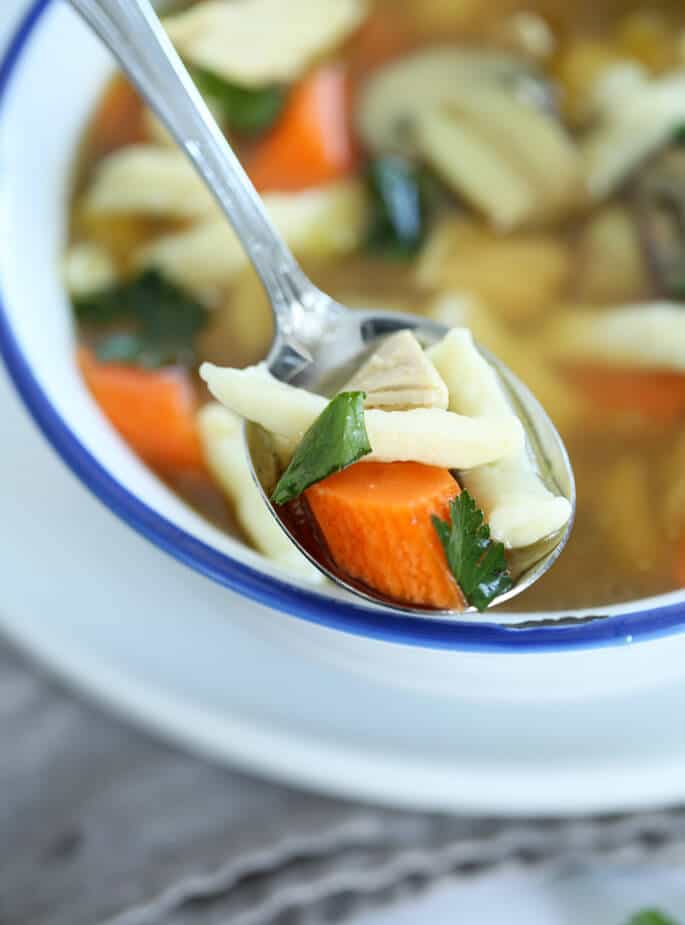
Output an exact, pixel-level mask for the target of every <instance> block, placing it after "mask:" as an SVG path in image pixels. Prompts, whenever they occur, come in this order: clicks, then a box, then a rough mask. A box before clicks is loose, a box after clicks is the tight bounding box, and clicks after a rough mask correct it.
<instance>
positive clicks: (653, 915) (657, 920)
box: [628, 909, 677, 925]
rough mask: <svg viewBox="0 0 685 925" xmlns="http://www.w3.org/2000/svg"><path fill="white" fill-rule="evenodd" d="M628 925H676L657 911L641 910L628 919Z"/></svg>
mask: <svg viewBox="0 0 685 925" xmlns="http://www.w3.org/2000/svg"><path fill="white" fill-rule="evenodd" d="M628 925H677V923H676V922H674V921H673V919H671V918H668V917H667V916H665V915H664V914H663V913H662V912H659V911H658V909H643V910H642V912H638V913H637V915H634V916H633V917H632V918H631V919H630V921H629V922H628Z"/></svg>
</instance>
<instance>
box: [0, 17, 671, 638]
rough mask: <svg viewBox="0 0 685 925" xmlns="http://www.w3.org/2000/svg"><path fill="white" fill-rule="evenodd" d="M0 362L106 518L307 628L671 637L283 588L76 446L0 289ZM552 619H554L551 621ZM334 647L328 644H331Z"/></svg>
mask: <svg viewBox="0 0 685 925" xmlns="http://www.w3.org/2000/svg"><path fill="white" fill-rule="evenodd" d="M52 3H53V0H36V2H34V3H33V5H32V6H31V7H30V8H29V10H28V12H27V13H26V14H25V15H24V18H23V20H22V21H21V22H20V24H19V26H18V27H17V29H16V31H15V33H14V36H13V37H12V39H11V40H10V43H9V45H8V47H7V50H6V52H5V54H4V56H3V58H2V60H0V116H1V114H2V107H3V105H4V102H5V100H6V98H7V95H8V92H9V89H10V86H11V81H12V76H13V74H14V72H15V69H16V68H17V65H18V64H19V61H20V59H21V56H22V53H23V51H24V49H25V47H26V45H27V43H28V41H29V39H30V38H31V35H32V33H33V31H34V29H35V28H36V26H37V25H38V24H39V22H40V19H41V17H42V15H43V13H45V11H46V10H47V9H48V8H49V7H50V6H51V5H52ZM0 354H1V355H2V357H3V360H4V363H5V366H6V368H7V370H8V372H9V375H10V378H11V379H12V381H13V383H14V386H15V388H16V390H17V392H18V393H19V395H20V397H21V399H22V401H23V402H24V404H25V406H26V408H27V409H28V411H29V412H30V414H31V415H32V417H33V419H34V421H35V422H36V424H37V425H38V427H39V429H40V430H41V431H42V433H43V435H44V436H45V437H46V439H47V440H48V441H49V443H50V444H51V445H52V447H53V448H54V449H55V450H56V452H57V453H58V454H59V455H60V456H61V458H62V459H63V460H64V462H65V463H66V464H67V466H69V468H70V469H71V470H72V471H73V472H74V473H75V475H76V476H78V478H79V479H80V480H81V481H82V482H83V483H84V485H86V487H87V488H89V489H90V491H91V492H92V493H93V494H94V495H95V496H96V497H97V498H98V499H99V500H100V501H101V502H102V503H103V504H105V505H106V506H107V507H108V508H109V509H110V510H111V511H112V512H113V513H114V514H116V515H117V516H118V517H120V518H121V519H122V520H123V521H124V522H125V523H127V524H128V525H129V526H131V527H133V528H134V529H135V530H137V531H138V532H139V533H141V534H142V535H143V536H145V537H146V538H147V539H149V540H150V541H151V542H153V543H154V544H155V545H157V546H158V547H159V548H160V549H163V550H164V551H165V552H167V553H169V554H170V555H172V556H173V557H174V558H176V559H177V560H178V561H180V562H182V563H184V564H185V565H188V566H190V567H191V568H193V569H195V570H196V571H198V572H201V573H202V574H204V575H206V576H207V577H209V578H211V579H213V580H214V581H216V582H218V583H220V584H222V585H224V586H226V587H227V588H230V589H231V590H233V591H236V592H238V593H239V594H242V595H244V596H245V597H247V598H250V599H251V600H253V601H256V602H257V603H259V604H262V605H264V606H267V607H271V608H272V609H274V610H280V611H282V612H285V613H287V614H290V615H291V616H295V617H299V618H300V619H304V620H307V621H309V622H311V623H315V624H318V625H320V626H325V627H328V628H331V629H336V630H340V631H344V632H348V633H353V634H355V635H358V636H365V637H368V638H371V639H376V640H381V641H384V642H392V643H399V644H404V645H412V646H419V647H423V648H430V649H452V650H455V651H477V652H509V653H512V652H531V651H545V650H565V649H578V648H592V647H595V648H596V647H603V646H615V645H622V644H625V643H630V642H634V641H637V640H638V639H640V640H645V639H654V638H657V637H660V636H664V635H669V634H671V633H674V632H677V631H678V630H680V629H681V628H682V626H683V624H685V603H682V604H681V603H676V604H671V605H667V606H663V607H654V608H650V609H647V610H641V611H634V612H631V613H626V614H620V615H614V616H607V617H602V618H598V619H596V620H594V621H591V622H583V623H576V624H573V625H563V624H562V625H556V626H550V625H545V626H539V627H535V626H532V627H528V628H515V627H512V626H503V625H501V624H497V623H490V622H484V623H465V622H459V621H454V622H452V621H449V622H447V621H444V620H437V619H436V620H431V619H420V620H419V619H415V618H411V617H406V616H397V615H395V614H388V613H384V612H382V611H378V610H375V609H373V608H370V607H363V606H360V605H357V604H354V603H348V602H347V601H341V600H335V599H332V598H330V597H327V596H325V595H322V594H318V593H316V592H314V591H307V590H305V589H303V588H300V587H297V586H295V585H291V584H289V583H287V582H285V581H281V580H279V579H277V578H274V577H272V576H270V575H268V574H266V573H264V572H260V571H258V570H257V569H254V568H251V567H250V566H247V565H245V564H243V563H242V562H239V561H237V560H236V559H232V558H231V557H230V556H227V555H225V554H224V553H220V552H218V551H217V550H216V549H213V548H212V547H211V546H209V545H207V544H206V543H203V542H202V541H200V540H198V539H196V538H195V537H193V536H191V534H189V533H187V532H186V531H185V530H181V529H180V528H179V527H177V526H175V525H174V524H173V523H172V522H171V521H169V520H167V519H166V518H165V517H162V516H161V515H160V514H158V513H157V512H156V511H154V510H152V509H151V508H150V507H148V506H147V505H146V504H144V503H143V502H142V501H140V500H139V499H138V498H137V497H136V496H135V495H133V494H132V493H131V492H130V491H128V489H127V488H125V486H124V485H122V484H121V483H120V482H118V481H117V480H116V479H115V478H113V477H112V475H111V474H110V473H109V472H108V471H107V470H106V469H105V468H104V467H103V466H102V465H101V464H100V463H99V462H98V461H97V460H96V459H95V457H94V456H92V455H91V454H90V453H89V452H88V450H87V449H86V448H85V447H84V446H83V445H82V444H81V443H80V442H79V440H78V439H77V438H76V436H75V434H74V433H73V432H72V431H71V430H70V429H69V427H68V426H67V424H66V422H65V421H64V420H63V418H62V417H61V416H60V415H59V413H58V412H57V410H56V408H55V407H54V406H53V405H52V403H51V402H50V400H49V398H48V397H47V395H46V394H45V392H44V391H43V389H42V388H41V387H40V385H39V383H38V381H37V380H36V378H35V376H34V375H33V373H32V371H31V367H30V365H29V363H28V361H27V360H26V358H25V357H24V355H23V353H22V350H21V348H20V346H19V343H18V342H17V339H16V338H15V336H14V333H13V331H12V327H11V324H10V321H9V318H8V316H7V313H6V310H5V305H4V302H3V297H2V281H1V280H0ZM554 616H555V617H561V616H562V615H561V614H555V615H554ZM331 644H332V645H334V644H335V643H334V641H332V642H331Z"/></svg>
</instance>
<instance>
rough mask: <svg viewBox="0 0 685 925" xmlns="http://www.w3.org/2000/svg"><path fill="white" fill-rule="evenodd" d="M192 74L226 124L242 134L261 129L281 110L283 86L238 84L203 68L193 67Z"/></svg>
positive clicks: (275, 117) (267, 126)
mask: <svg viewBox="0 0 685 925" xmlns="http://www.w3.org/2000/svg"><path fill="white" fill-rule="evenodd" d="M192 75H193V80H194V81H195V83H196V85H197V88H198V90H199V91H200V93H201V94H202V95H203V96H204V97H205V99H206V100H207V101H208V102H209V103H210V104H213V106H214V107H215V108H216V109H217V110H218V113H219V115H220V117H221V120H222V121H223V122H224V123H225V125H226V127H227V128H229V129H233V130H234V131H236V132H241V133H242V134H244V135H254V134H257V133H258V132H263V131H264V130H265V129H267V128H269V126H270V125H272V124H273V123H274V122H275V121H276V119H277V117H278V115H279V114H280V112H281V110H282V109H283V103H284V102H285V90H284V89H283V87H280V86H270V87H241V86H239V85H238V84H234V83H231V82H230V81H228V80H225V79H224V78H223V77H220V76H219V75H218V74H215V73H213V72H212V71H208V70H205V69H204V68H193V69H192Z"/></svg>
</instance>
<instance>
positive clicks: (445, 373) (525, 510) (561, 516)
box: [428, 328, 571, 549]
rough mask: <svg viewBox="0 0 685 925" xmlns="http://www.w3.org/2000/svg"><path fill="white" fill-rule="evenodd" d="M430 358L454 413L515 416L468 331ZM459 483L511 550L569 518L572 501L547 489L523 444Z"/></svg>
mask: <svg viewBox="0 0 685 925" xmlns="http://www.w3.org/2000/svg"><path fill="white" fill-rule="evenodd" d="M428 356H429V357H430V359H431V360H432V362H433V363H434V364H435V367H436V369H437V370H438V372H439V373H440V375H441V376H442V378H443V379H444V381H445V383H446V384H447V389H448V391H449V396H450V404H449V408H450V410H451V411H454V412H456V413H458V414H467V415H487V416H492V417H493V418H494V417H495V416H499V417H500V418H501V417H502V416H503V415H505V414H507V413H508V414H509V415H512V414H513V412H512V409H511V405H510V403H509V400H508V398H507V396H506V393H505V392H504V390H503V388H502V386H501V384H500V383H499V381H498V379H497V376H496V374H495V372H494V371H493V369H492V368H491V367H490V365H489V364H488V363H487V361H486V360H485V359H484V358H483V357H482V356H481V354H480V353H479V351H478V350H477V349H476V347H475V345H474V343H473V338H472V336H471V332H470V331H468V330H466V329H464V328H461V329H460V328H457V329H455V330H453V331H450V333H449V334H448V335H447V336H446V337H445V338H444V339H443V340H442V341H441V342H440V343H439V344H436V346H435V347H432V348H431V349H430V350H429V351H428ZM459 481H460V482H461V484H462V486H463V487H464V488H465V489H466V490H467V491H468V492H469V493H470V494H471V495H472V496H473V498H474V499H475V500H476V502H477V504H478V505H479V507H480V508H481V509H482V510H483V512H484V514H485V517H486V520H487V521H488V523H489V525H490V531H491V534H492V536H493V537H494V538H495V539H496V540H499V541H500V542H502V543H504V545H505V546H506V547H507V548H510V549H517V548H521V547H524V546H531V545H532V544H533V543H536V542H538V540H541V539H543V538H544V537H546V536H549V535H551V534H553V533H556V532H557V531H558V530H560V529H561V528H562V527H563V526H564V525H565V524H566V523H567V522H568V520H569V517H570V516H571V505H570V503H569V502H568V500H567V499H566V498H562V497H555V496H554V495H553V494H552V493H551V492H550V491H549V490H548V489H547V488H546V487H545V485H544V484H543V482H542V480H541V479H540V477H539V475H538V473H537V472H536V469H535V466H534V464H533V461H532V458H531V456H530V455H529V451H528V450H527V448H526V447H525V446H519V447H517V448H516V449H515V450H513V451H512V452H511V453H510V454H508V455H507V456H506V457H505V458H503V459H500V460H499V461H496V462H493V463H491V464H489V465H484V466H477V467H476V468H473V469H470V470H468V471H463V472H461V473H460V476H459Z"/></svg>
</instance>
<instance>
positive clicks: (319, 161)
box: [246, 64, 356, 191]
mask: <svg viewBox="0 0 685 925" xmlns="http://www.w3.org/2000/svg"><path fill="white" fill-rule="evenodd" d="M348 89H349V88H348V79H347V73H346V71H345V69H344V68H343V67H342V66H341V65H339V64H327V65H322V66H321V67H319V68H317V69H316V70H315V71H312V72H311V73H310V74H309V75H308V76H307V77H305V78H304V79H303V80H302V81H301V82H300V83H299V84H298V85H297V86H296V87H295V88H294V89H293V90H292V93H291V94H290V98H289V99H288V101H287V103H286V106H285V109H284V111H283V113H282V114H281V116H280V118H279V119H278V121H277V122H276V124H275V125H274V127H273V129H272V130H271V131H270V132H269V133H268V135H266V136H265V137H264V138H263V139H262V140H261V141H260V142H258V143H257V144H256V145H255V146H254V148H253V149H252V152H251V153H250V154H249V156H248V157H247V163H246V170H247V172H248V174H249V175H250V179H251V180H252V182H253V183H254V185H255V186H256V187H257V189H258V190H260V191H265V190H284V191H295V190H302V189H306V188H307V187H309V186H317V185H319V184H322V183H327V182H329V181H331V180H335V179H338V178H339V177H342V176H345V175H346V174H348V173H349V172H350V171H351V170H352V169H353V168H354V166H355V163H356V151H355V145H354V142H353V137H352V130H351V126H350V117H349V93H348Z"/></svg>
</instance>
